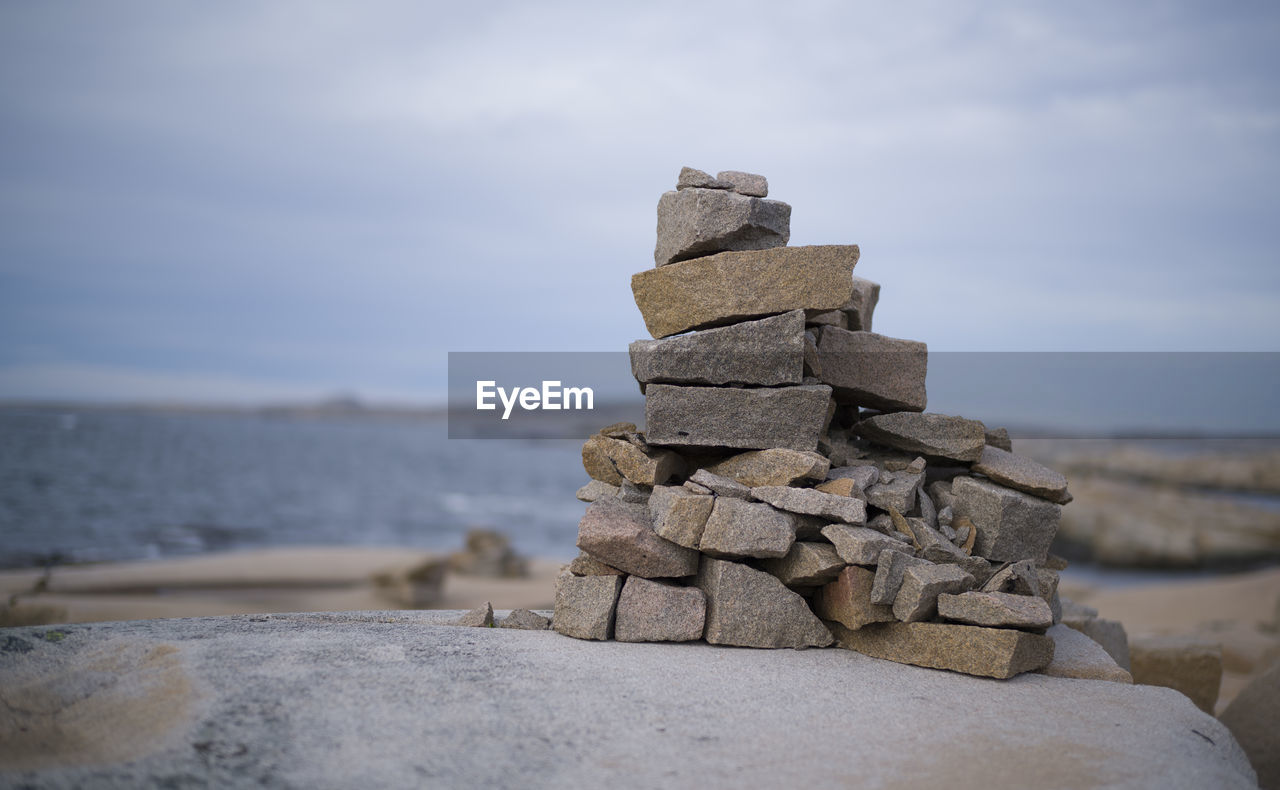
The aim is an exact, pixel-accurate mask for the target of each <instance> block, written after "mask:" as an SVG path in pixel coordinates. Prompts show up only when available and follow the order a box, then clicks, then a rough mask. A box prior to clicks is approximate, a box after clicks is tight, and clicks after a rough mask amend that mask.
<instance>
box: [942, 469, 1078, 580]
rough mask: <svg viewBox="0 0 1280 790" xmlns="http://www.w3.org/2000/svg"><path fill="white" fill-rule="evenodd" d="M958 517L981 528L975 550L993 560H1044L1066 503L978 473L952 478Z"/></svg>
mask: <svg viewBox="0 0 1280 790" xmlns="http://www.w3.org/2000/svg"><path fill="white" fill-rule="evenodd" d="M951 492H952V494H954V496H955V504H954V505H953V507H954V509H955V515H956V518H961V517H964V518H968V519H969V520H970V521H972V522H973V524H974V526H975V527H976V529H977V541H976V542H975V543H974V548H973V551H974V553H975V554H978V555H981V556H983V557H986V558H987V559H991V560H1009V561H1017V560H1022V559H1031V560H1035V561H1036V562H1043V561H1044V560H1045V557H1046V555H1048V553H1049V544H1050V543H1052V542H1053V536H1054V535H1055V534H1056V533H1057V531H1058V521H1059V519H1060V518H1061V514H1062V507H1061V506H1060V505H1055V504H1054V503H1052V502H1046V501H1045V500H1043V499H1039V498H1037V497H1033V496H1031V495H1030V494H1024V493H1022V492H1021V491H1015V490H1013V489H1012V488H1006V487H1004V486H1001V485H997V484H995V483H992V482H991V481H989V480H980V479H978V478H975V477H957V478H955V479H954V480H952V481H951Z"/></svg>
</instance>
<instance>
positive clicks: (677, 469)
mask: <svg viewBox="0 0 1280 790" xmlns="http://www.w3.org/2000/svg"><path fill="white" fill-rule="evenodd" d="M582 466H583V468H584V469H586V470H587V474H589V475H591V477H592V478H593V479H595V480H599V481H601V482H603V483H608V484H609V485H614V486H620V485H622V481H623V480H630V481H631V482H633V483H635V484H637V485H645V486H652V485H658V484H661V483H665V482H667V481H668V480H670V479H671V478H672V477H675V476H676V475H678V474H681V473H683V472H684V460H683V459H682V458H681V457H680V456H679V455H677V454H676V453H674V452H672V451H671V450H663V449H659V448H656V447H655V448H650V449H649V450H648V451H647V452H646V451H645V450H642V449H640V448H639V447H637V446H636V445H635V444H633V443H631V442H629V441H626V440H625V439H611V438H609V437H607V436H602V435H600V434H598V433H597V434H595V435H593V436H592V437H591V438H589V439H587V441H586V443H585V444H583V445H582Z"/></svg>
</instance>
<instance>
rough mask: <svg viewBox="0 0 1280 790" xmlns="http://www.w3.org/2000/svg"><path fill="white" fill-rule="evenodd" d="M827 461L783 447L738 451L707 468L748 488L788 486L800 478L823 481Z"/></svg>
mask: <svg viewBox="0 0 1280 790" xmlns="http://www.w3.org/2000/svg"><path fill="white" fill-rule="evenodd" d="M828 464H829V462H828V461H827V459H826V458H823V457H822V456H821V455H819V454H817V453H815V452H801V451H798V450H787V449H783V448H770V449H768V450H753V451H751V452H746V453H738V454H737V455H734V456H731V457H729V458H726V459H724V460H723V461H719V462H717V463H714V464H711V465H710V466H708V467H706V470H707V471H708V472H711V473H712V474H716V475H721V476H724V477H728V478H730V479H732V480H734V481H736V482H738V483H741V484H742V485H745V486H748V487H750V488H755V487H756V486H788V485H795V484H796V483H799V482H800V481H802V480H822V479H823V478H824V477H826V474H827V468H828Z"/></svg>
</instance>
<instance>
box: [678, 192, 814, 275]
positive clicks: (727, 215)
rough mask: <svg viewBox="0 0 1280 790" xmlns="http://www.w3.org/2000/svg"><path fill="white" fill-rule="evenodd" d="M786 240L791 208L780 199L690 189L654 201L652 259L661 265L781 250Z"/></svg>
mask: <svg viewBox="0 0 1280 790" xmlns="http://www.w3.org/2000/svg"><path fill="white" fill-rule="evenodd" d="M716 181H718V182H721V183H728V182H726V181H725V180H724V179H722V178H720V177H718V176H717V177H716ZM713 186H718V184H717V185H713ZM731 188H732V187H731ZM790 238H791V206H789V205H787V204H786V203H783V202H782V201H781V200H761V199H760V198H758V197H754V196H751V195H743V194H740V193H738V192H737V191H725V190H723V189H704V188H701V187H694V186H689V187H686V188H685V189H677V190H674V191H671V192H665V193H663V195H662V197H660V198H658V242H657V244H656V245H655V246H654V250H653V260H654V263H656V264H657V265H658V266H664V265H666V264H669V263H673V262H675V261H683V260H685V259H687V258H696V257H698V256H700V255H710V254H712V253H716V252H724V251H725V250H762V249H766V248H768V247H785V246H786V244H787V241H788V240H789V239H790Z"/></svg>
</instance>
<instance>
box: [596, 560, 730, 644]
mask: <svg viewBox="0 0 1280 790" xmlns="http://www.w3.org/2000/svg"><path fill="white" fill-rule="evenodd" d="M706 611H707V599H706V595H704V594H703V592H702V590H699V589H698V588H697V587H678V586H676V585H674V584H668V583H664V582H655V581H650V580H649V579H642V578H640V577H638V576H632V577H630V578H628V579H627V582H626V584H625V585H624V586H623V588H622V594H621V595H620V596H619V597H618V613H617V618H616V620H615V622H614V638H615V639H617V640H618V641H619V642H688V641H691V640H694V639H701V638H702V629H703V626H704V624H705V619H706Z"/></svg>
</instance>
